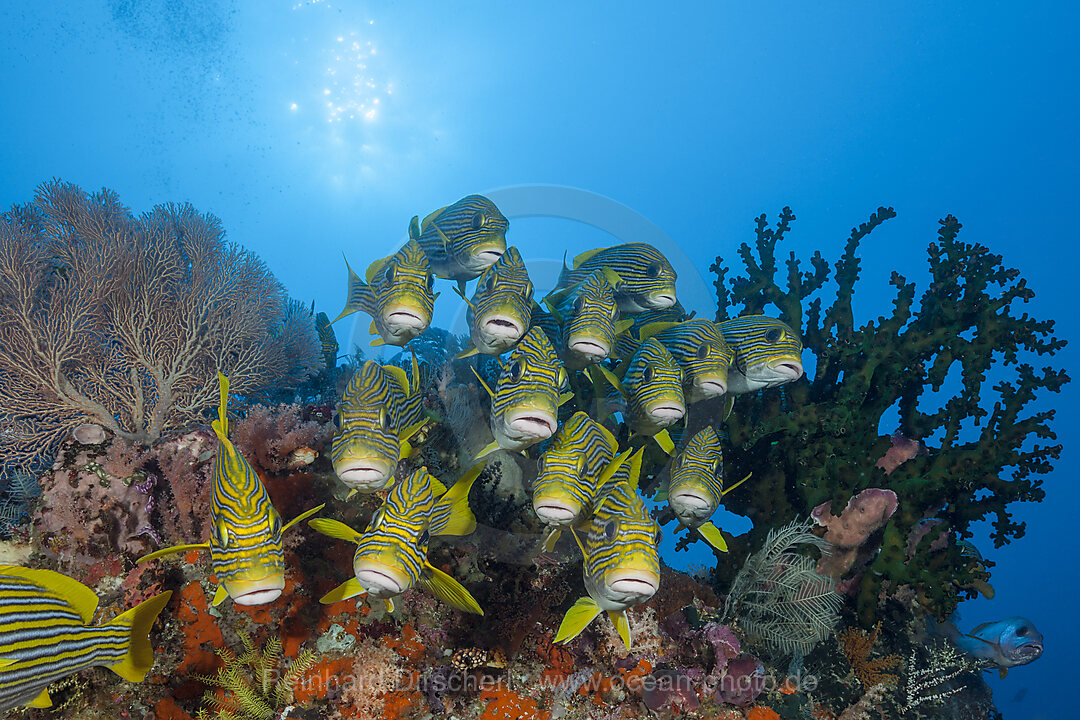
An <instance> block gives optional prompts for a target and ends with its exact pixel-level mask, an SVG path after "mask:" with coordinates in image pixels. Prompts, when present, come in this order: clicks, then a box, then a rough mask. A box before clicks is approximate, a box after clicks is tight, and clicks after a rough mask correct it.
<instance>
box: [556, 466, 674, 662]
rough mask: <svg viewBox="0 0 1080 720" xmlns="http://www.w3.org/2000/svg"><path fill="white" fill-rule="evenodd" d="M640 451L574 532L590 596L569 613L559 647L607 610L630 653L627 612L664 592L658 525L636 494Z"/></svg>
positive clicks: (561, 633) (561, 625)
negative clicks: (627, 473) (610, 489)
mask: <svg viewBox="0 0 1080 720" xmlns="http://www.w3.org/2000/svg"><path fill="white" fill-rule="evenodd" d="M642 452H643V449H638V451H637V452H635V453H634V455H633V456H632V457H631V458H630V472H629V475H628V476H627V477H626V478H625V479H624V480H622V481H621V482H619V483H618V484H617V485H615V487H614V488H613V489H612V491H611V492H610V493H609V494H608V495H607V496H605V497H604V498H603V499H602V500H601V501H600V503H599V506H598V507H597V509H596V511H595V512H594V513H593V514H592V516H591V517H590V518H589V520H588V521H587V522H586V523H585V524H584V525H583V526H582V527H581V528H580V529H577V528H571V532H572V533H574V537H575V538H576V539H577V541H578V546H579V547H580V548H581V554H582V556H583V557H584V558H585V564H584V568H583V571H582V572H583V575H584V577H585V590H586V591H587V592H588V595H587V596H586V597H583V598H581V599H579V600H578V601H577V602H576V603H574V606H573V607H571V608H570V610H568V611H567V613H566V615H565V616H564V617H563V621H562V624H560V625H559V631H558V633H557V634H556V635H555V642H569V641H570V640H572V639H574V638H575V637H577V636H578V635H580V634H581V631H582V630H584V629H585V628H586V627H587V626H588V625H589V623H591V622H592V621H593V620H594V619H595V618H596V616H597V615H599V614H600V613H601V612H605V611H606V612H607V614H608V617H609V618H611V622H612V623H614V625H615V629H616V630H617V631H618V633H619V637H621V638H622V641H623V644H625V645H626V647H627V649H630V648H631V647H632V645H631V642H632V639H631V637H630V623H629V621H628V620H627V618H626V609H627V608H629V607H632V606H634V605H637V604H639V603H643V602H645V601H647V600H648V599H649V598H651V597H652V596H653V595H654V594H655V593H656V591H657V589H658V588H659V587H660V559H659V557H658V556H657V551H656V547H657V544H658V543H659V539H660V526H659V525H657V524H656V521H655V520H653V518H652V516H651V515H650V514H649V511H648V509H647V508H646V507H645V503H644V502H643V501H642V500H641V496H639V495H638V492H637V483H638V476H639V475H640V473H641V454H642Z"/></svg>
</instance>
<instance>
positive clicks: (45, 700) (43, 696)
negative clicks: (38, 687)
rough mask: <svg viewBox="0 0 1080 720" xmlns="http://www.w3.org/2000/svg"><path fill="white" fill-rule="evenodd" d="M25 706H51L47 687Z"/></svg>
mask: <svg viewBox="0 0 1080 720" xmlns="http://www.w3.org/2000/svg"><path fill="white" fill-rule="evenodd" d="M26 707H32V708H47V707H52V698H51V697H49V691H48V689H45V690H42V691H41V692H40V693H38V696H37V697H36V698H34V699H33V700H31V701H30V702H28V703H26Z"/></svg>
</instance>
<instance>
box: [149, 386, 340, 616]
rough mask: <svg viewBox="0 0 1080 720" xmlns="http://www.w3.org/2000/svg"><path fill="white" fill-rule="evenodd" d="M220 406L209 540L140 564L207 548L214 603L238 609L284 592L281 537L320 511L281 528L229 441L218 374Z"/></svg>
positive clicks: (225, 402) (215, 425)
mask: <svg viewBox="0 0 1080 720" xmlns="http://www.w3.org/2000/svg"><path fill="white" fill-rule="evenodd" d="M218 385H219V388H220V392H221V403H220V404H219V405H218V417H217V420H214V422H213V423H212V426H213V428H214V434H215V435H217V439H218V446H217V454H216V455H215V456H214V472H213V476H212V478H211V489H210V542H208V543H197V544H194V545H176V546H173V547H169V548H163V549H161V550H158V551H156V552H152V553H150V554H149V555H144V556H143V557H141V558H139V560H138V561H137V562H139V563H143V562H146V561H148V560H154V559H157V558H159V557H163V556H165V555H172V554H175V553H181V552H186V551H188V550H207V549H208V550H210V557H211V560H212V562H213V567H214V574H215V575H217V580H218V583H220V585H219V586H218V589H217V592H216V593H215V594H214V600H213V604H214V605H218V604H220V603H221V602H222V601H223V600H224V599H225V598H226V597H231V598H232V599H233V602H235V603H236V604H237V605H263V604H265V603H269V602H273V601H274V600H277V599H278V597H280V596H281V591H282V590H284V589H285V554H284V551H283V550H282V547H281V534H282V533H283V532H284V531H286V530H288V529H289V528H290V527H292V526H293V525H295V524H296V523H298V522H300V521H301V520H303V519H304V518H306V517H309V516H311V515H313V514H315V513H317V512H318V511H319V510H321V509H322V507H323V506H322V505H319V506H318V507H316V508H312V509H311V510H308V511H307V512H305V513H303V514H302V515H300V516H298V517H296V518H294V519H293V520H292V521H290V522H289V523H288V524H287V525H284V526H283V525H282V523H281V516H280V515H278V512H277V510H275V509H274V506H273V504H271V502H270V495H269V494H267V492H266V488H265V487H264V486H263V484H262V481H261V480H260V479H259V476H258V475H257V474H256V473H255V470H254V469H253V468H252V467H251V465H249V464H248V462H247V461H246V460H245V459H244V458H243V457H242V456H241V455H240V453H238V452H237V451H236V448H235V447H234V446H233V444H232V442H231V441H230V440H229V419H228V417H227V416H226V412H225V408H226V407H227V406H228V402H229V380H228V378H226V377H225V376H224V375H222V374H221V373H218Z"/></svg>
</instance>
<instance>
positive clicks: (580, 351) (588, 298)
mask: <svg viewBox="0 0 1080 720" xmlns="http://www.w3.org/2000/svg"><path fill="white" fill-rule="evenodd" d="M618 282H619V277H618V276H617V275H615V274H614V273H613V272H611V271H603V270H595V271H593V272H591V273H589V274H588V275H587V276H586V277H585V279H584V280H582V281H581V282H580V283H578V284H577V285H575V286H573V287H571V288H569V289H567V290H566V291H565V292H560V293H559V294H558V295H557V296H556V297H558V302H555V300H554V299H553V298H552V297H550V296H549V297H548V298H546V299H545V302H546V304H547V305H548V309H549V310H550V311H551V315H552V317H554V318H555V320H556V321H557V323H558V339H557V340H556V341H554V342H555V346H556V350H557V351H558V353H559V357H561V358H562V360H563V362H564V363H566V367H568V368H570V369H571V370H580V369H582V368H585V367H588V366H589V365H595V364H596V363H598V362H600V361H601V360H605V359H606V358H607V357H608V355H609V354H610V353H611V350H612V348H613V347H614V345H615V338H616V337H618V335H619V334H620V333H622V332H623V331H625V330H626V329H627V328H629V327H630V326H631V325H632V324H633V322H634V321H633V320H619V319H618V318H619V306H618V304H617V303H616V302H615V291H614V289H613V285H614V284H617V283H618Z"/></svg>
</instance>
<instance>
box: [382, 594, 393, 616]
mask: <svg viewBox="0 0 1080 720" xmlns="http://www.w3.org/2000/svg"><path fill="white" fill-rule="evenodd" d="M383 607H385V608H386V613H387V614H388V615H389V614H390V613H392V612H394V601H393V600H391V599H390V598H383Z"/></svg>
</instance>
